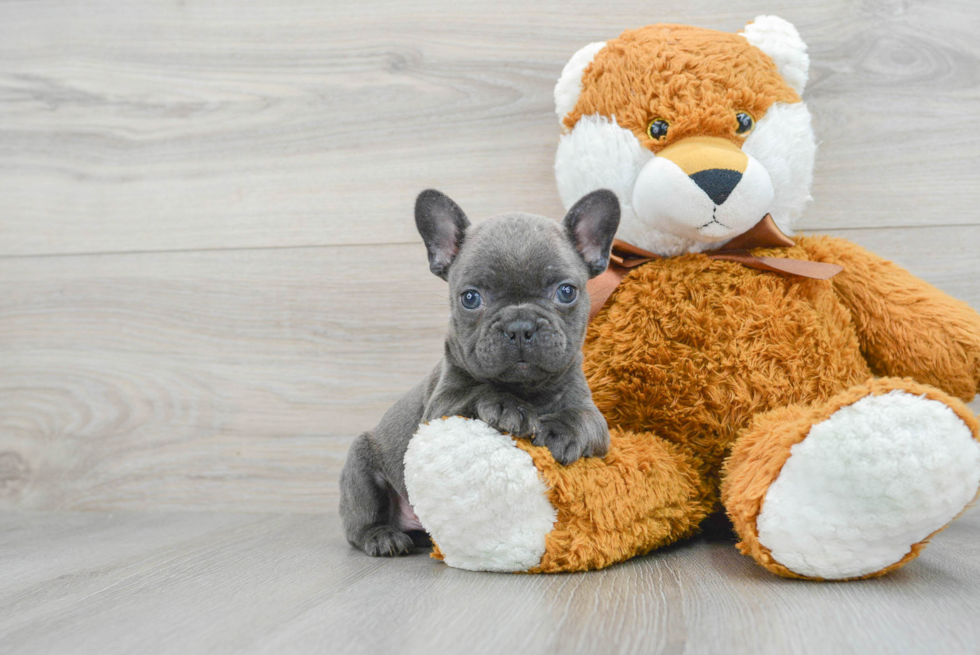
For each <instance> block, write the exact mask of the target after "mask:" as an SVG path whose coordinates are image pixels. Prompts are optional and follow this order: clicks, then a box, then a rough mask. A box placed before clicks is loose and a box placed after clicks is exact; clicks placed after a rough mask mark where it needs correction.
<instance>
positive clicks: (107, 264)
mask: <svg viewBox="0 0 980 655" xmlns="http://www.w3.org/2000/svg"><path fill="white" fill-rule="evenodd" d="M762 13H773V14H777V15H780V16H782V17H784V18H787V19H789V20H791V21H793V22H794V23H795V24H796V25H797V27H798V28H799V30H800V32H801V33H802V36H803V37H804V39H805V40H806V41H807V42H808V43H809V46H810V54H811V58H812V65H811V74H810V83H809V86H808V88H807V90H806V92H805V94H804V95H805V98H806V99H807V101H808V103H809V106H810V109H811V111H812V112H813V115H814V121H815V129H816V132H817V135H818V141H819V143H820V146H819V154H818V160H817V168H816V174H815V180H814V187H813V197H814V200H813V202H812V203H811V204H810V206H809V208H808V210H807V213H806V216H805V220H804V224H803V231H804V232H824V233H831V234H837V235H841V236H845V237H847V238H850V239H852V240H854V241H856V242H857V243H859V244H861V245H864V246H866V247H868V248H871V249H873V250H875V251H877V252H879V253H880V254H882V255H884V256H886V257H889V258H892V259H894V260H896V261H897V262H898V263H900V264H901V265H903V266H905V267H906V268H908V269H909V270H911V271H912V272H913V273H915V274H916V275H919V276H920V277H922V278H924V279H926V280H928V281H930V282H932V283H933V284H935V285H937V286H938V287H939V288H941V289H942V290H944V291H946V292H947V293H950V294H952V295H954V296H956V297H958V298H961V299H963V300H965V301H966V302H968V303H970V304H971V305H972V306H973V307H974V308H978V309H980V283H978V280H980V258H978V257H977V252H978V248H980V210H978V207H980V184H978V183H977V180H980V63H978V62H980V40H978V39H977V36H976V35H977V32H978V30H980V4H978V3H977V2H976V1H975V0H941V1H940V0H936V1H918V0H864V1H862V2H854V1H852V0H827V1H826V2H812V1H808V0H725V1H721V0H692V1H690V2H681V3H650V2H649V1H648V0H613V1H611V2H606V3H599V4H597V3H595V2H587V1H586V0H564V1H562V2H560V3H559V2H551V1H545V2H521V1H518V0H503V1H501V2H495V3H489V4H488V3H466V2H460V1H458V0H422V1H420V2H412V3H406V2H400V1H396V0H363V1H359V2H339V1H331V0H255V1H254V2H248V3H213V2H204V1H203V0H146V1H140V2H132V3H127V2H117V1H115V0H91V1H89V2H85V3H77V2H74V1H73V0H0V511H2V512H5V513H0V524H2V527H0V571H2V574H0V603H2V610H0V652H3V653H6V652H39V653H50V652H99V653H103V652H134V651H137V652H153V651H168V652H205V651H208V652H221V651H225V652H228V651H235V650H256V651H267V652H297V651H313V652H323V651H327V652H330V653H334V652H338V653H339V652H348V651H349V652H358V651H365V652H389V651H399V652H401V651H423V650H425V651H426V652H427V653H436V652H440V651H459V650H473V651H474V652H480V651H482V652H515V653H520V652H547V651H550V652H568V651H574V650H579V651H581V652H607V651H609V652H613V651H616V650H619V651H623V652H629V651H635V652H681V651H685V652H740V651H742V652H753V653H757V652H760V651H762V652H766V651H769V652H793V651H802V650H806V651H809V652H847V651H850V652H862V653H864V652H876V651H882V652H977V651H978V650H980V645H978V634H977V629H976V628H975V627H972V623H971V621H972V622H973V623H977V622H978V621H976V618H975V617H976V616H978V612H977V610H978V609H980V574H978V568H977V567H978V561H980V552H978V546H977V544H980V514H978V513H977V512H974V513H973V514H971V515H970V517H968V518H967V519H964V520H962V521H960V522H959V523H958V524H956V525H955V526H954V527H953V528H951V529H950V530H949V531H947V532H946V533H944V534H942V535H940V537H939V538H937V540H936V543H935V545H934V546H933V547H931V548H930V549H929V550H928V551H927V554H926V555H925V557H924V558H923V559H922V560H921V561H919V562H917V563H916V564H914V565H913V566H911V567H908V568H907V569H904V570H903V571H901V572H899V573H897V574H896V575H893V576H890V577H889V578H887V579H884V580H880V581H874V582H866V583H859V584H851V585H813V584H803V583H791V582H785V581H781V580H778V579H775V578H773V577H771V576H769V575H768V574H766V573H765V572H763V571H761V570H760V569H758V568H757V567H755V566H753V565H751V563H750V562H748V561H747V560H745V559H744V558H742V557H740V556H739V555H738V554H737V553H736V552H735V551H734V550H733V549H732V548H731V545H730V544H728V543H724V542H711V541H704V540H701V541H696V542H693V543H690V544H686V545H682V546H678V547H676V548H673V549H670V550H669V551H666V552H662V553H657V554H655V555H653V556H651V557H647V558H644V559H643V560H641V561H636V562H630V563H628V564H625V565H623V566H619V567H616V568H614V569H611V570H609V571H605V572H601V573H595V574H587V575H579V576H565V577H542V578H534V577H524V576H496V575H476V574H470V573H465V572H461V571H453V570H450V569H448V568H446V567H444V566H442V565H440V564H438V563H435V562H431V561H429V560H427V559H425V558H421V557H417V558H410V559H405V560H398V561H385V562H382V561H377V560H370V559H367V558H365V557H362V556H360V555H358V554H357V553H354V552H352V551H350V550H349V549H348V548H347V546H346V545H345V544H344V543H343V540H342V539H341V537H340V535H339V532H338V525H337V520H336V503H337V475H338V472H339V470H340V467H341V466H342V464H343V461H344V457H345V453H346V450H347V447H348V445H349V444H350V442H351V440H352V439H353V437H354V435H356V434H357V433H358V432H360V431H362V430H364V429H366V428H368V427H370V426H371V425H373V424H374V423H375V422H376V421H377V420H378V418H379V417H380V415H381V414H382V412H383V411H384V410H385V409H386V408H387V407H388V406H389V405H390V404H391V403H392V402H393V401H394V400H395V399H396V398H397V397H398V396H399V395H400V394H402V393H403V392H404V391H405V390H406V389H408V388H410V387H411V386H412V385H413V384H414V383H415V382H416V381H417V380H418V379H420V378H421V377H422V376H423V375H424V374H425V373H427V372H428V370H430V369H431V367H432V365H433V363H434V362H435V361H436V360H437V358H438V357H439V354H440V345H441V340H442V336H443V333H444V330H445V326H446V314H447V312H446V308H445V303H446V296H445V286H444V283H443V282H441V281H440V280H438V279H436V278H435V277H434V276H432V275H431V274H430V273H429V272H428V267H427V264H426V260H425V252H424V248H423V247H422V245H421V243H420V241H419V239H418V236H417V234H416V233H415V229H414V224H413V221H412V216H411V208H412V202H413V199H414V196H415V194H417V193H418V191H419V190H421V189H423V188H425V187H430V186H434V187H437V188H440V189H442V190H444V191H446V192H447V193H449V194H450V195H451V196H453V197H454V198H456V199H457V200H458V201H459V202H460V204H461V205H462V206H463V207H464V209H465V210H466V211H467V212H468V213H469V214H470V215H471V216H472V217H474V218H476V219H479V218H482V217H486V216H488V215H491V214H494V213H498V212H501V211H507V210H515V209H520V210H525V211H532V212H536V213H540V214H544V215H548V216H553V217H558V216H559V215H560V214H561V213H562V208H561V206H560V203H559V201H558V196H557V192H556V189H555V183H554V180H553V176H552V162H553V157H554V150H555V146H556V143H557V138H558V125H557V120H556V118H555V116H554V114H553V111H552V88H553V85H554V81H555V79H556V78H557V76H558V75H559V73H560V71H561V68H562V66H563V64H564V63H565V61H566V60H567V58H568V57H569V56H570V55H571V54H572V53H573V52H574V51H575V50H576V49H578V48H579V47H580V46H581V45H583V44H585V43H588V42H590V41H596V40H604V39H607V38H609V37H612V36H615V35H616V34H618V33H619V32H620V31H621V30H622V29H624V28H628V27H638V26H641V25H644V24H647V23H650V22H657V21H660V22H678V23H691V24H697V25H701V26H704V27H710V28H715V29H721V30H727V31H737V30H738V29H740V28H741V27H742V26H743V25H744V24H745V22H747V21H749V20H751V19H752V18H754V17H755V16H757V15H759V14H762ZM924 338H927V335H925V336H924ZM972 406H973V408H974V409H975V410H977V411H980V403H977V402H975V403H974V404H973V405H972ZM804 646H805V648H804Z"/></svg>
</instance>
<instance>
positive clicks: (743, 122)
mask: <svg viewBox="0 0 980 655" xmlns="http://www.w3.org/2000/svg"><path fill="white" fill-rule="evenodd" d="M735 120H737V121H738V127H737V128H735V132H736V133H738V134H748V133H749V132H751V131H752V128H753V127H755V120H754V119H753V118H752V117H751V116H749V115H748V114H746V113H745V112H744V111H740V112H738V113H737V114H735Z"/></svg>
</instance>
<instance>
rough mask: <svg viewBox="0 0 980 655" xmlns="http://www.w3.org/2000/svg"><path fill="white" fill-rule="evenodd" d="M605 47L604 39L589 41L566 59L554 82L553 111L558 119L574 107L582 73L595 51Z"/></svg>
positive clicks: (580, 88) (579, 90)
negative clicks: (556, 81) (555, 82)
mask: <svg viewBox="0 0 980 655" xmlns="http://www.w3.org/2000/svg"><path fill="white" fill-rule="evenodd" d="M605 47H606V42H605V41H598V42H596V43H590V44H589V45H587V46H585V47H584V48H582V49H581V50H579V51H578V52H576V53H575V54H574V55H572V58H571V59H569V60H568V63H567V64H565V68H563V69H562V71H561V77H560V78H558V83H557V84H555V113H556V114H558V121H559V122H560V121H562V120H563V119H564V118H565V116H566V115H567V114H568V112H570V111H572V110H573V109H575V103H577V102H578V97H579V94H581V93H582V73H584V72H585V69H586V67H587V66H588V65H589V64H591V63H592V60H593V59H594V58H595V56H596V53H597V52H599V51H600V50H602V49H603V48H605Z"/></svg>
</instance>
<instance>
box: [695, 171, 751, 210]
mask: <svg viewBox="0 0 980 655" xmlns="http://www.w3.org/2000/svg"><path fill="white" fill-rule="evenodd" d="M691 179H692V180H694V183H695V184H697V185H698V186H699V187H701V190H702V191H704V192H705V193H706V194H708V197H709V198H711V202H713V203H715V204H716V205H723V204H725V201H726V200H728V196H729V195H731V193H732V191H734V190H735V187H737V186H738V183H739V181H740V180H741V179H742V174H741V173H739V172H738V171H733V170H729V169H727V168H709V169H708V170H705V171H699V172H697V173H694V174H693V175H691Z"/></svg>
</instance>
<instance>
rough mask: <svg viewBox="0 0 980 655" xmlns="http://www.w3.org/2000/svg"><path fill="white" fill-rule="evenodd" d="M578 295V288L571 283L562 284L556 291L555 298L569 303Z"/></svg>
mask: <svg viewBox="0 0 980 655" xmlns="http://www.w3.org/2000/svg"><path fill="white" fill-rule="evenodd" d="M576 296H578V289H576V288H575V287H573V286H572V285H571V284H562V285H561V286H559V287H558V290H557V291H555V300H557V301H558V302H560V303H563V304H565V305H567V304H568V303H570V302H574V300H575V298H576Z"/></svg>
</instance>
